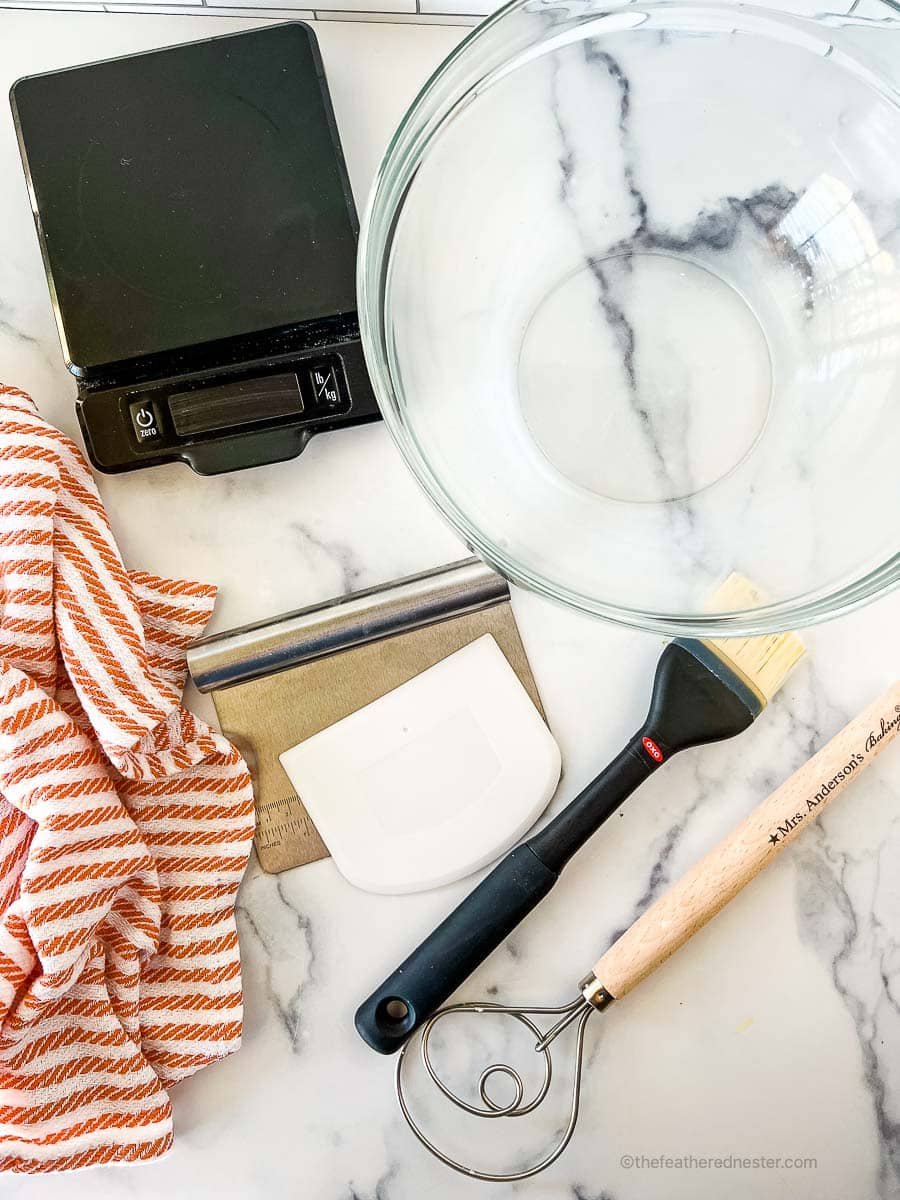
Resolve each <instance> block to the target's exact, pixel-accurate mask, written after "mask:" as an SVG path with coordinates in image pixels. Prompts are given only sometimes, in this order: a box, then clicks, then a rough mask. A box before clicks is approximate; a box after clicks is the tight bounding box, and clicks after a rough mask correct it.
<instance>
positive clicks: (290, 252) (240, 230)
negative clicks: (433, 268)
mask: <svg viewBox="0 0 900 1200" xmlns="http://www.w3.org/2000/svg"><path fill="white" fill-rule="evenodd" d="M11 97H12V106H13V115H14V118H15V122H16V128H17V131H18V136H19V145H20V148H21V152H22V158H23V162H24V164H25V171H26V175H27V178H28V185H29V191H30V196H31V203H32V208H33V210H34V217H35V223H36V225H37V230H38V236H39V239H40V243H41V250H42V253H43V256H44V265H45V268H46V271H47V278H48V281H49V284H50V291H51V296H52V300H53V306H54V310H55V313H56V319H57V324H58V327H59V334H60V338H61V341H62V345H63V350H64V353H65V357H66V363H67V366H68V368H69V370H70V371H71V372H72V374H73V375H74V376H75V377H76V378H77V380H78V400H77V409H78V418H79V421H80V423H81V428H82V430H83V433H84V437H85V441H86V443H87V449H88V452H89V454H90V457H91V460H92V462H93V463H94V464H95V466H96V467H98V468H99V469H100V470H101V471H127V470H132V469H134V468H137V467H149V466H154V465H156V464H157V463H163V462H171V461H174V460H179V459H180V460H183V461H184V462H187V463H189V464H190V465H191V466H192V467H193V468H194V470H195V471H198V472H200V473H202V474H214V473H217V472H220V471H231V470H236V469H238V468H242V467H250V466H256V465H258V464H261V463H267V462H276V461H279V460H282V459H287V458H292V457H294V456H295V455H297V454H299V453H300V451H301V450H302V449H303V448H304V446H305V445H306V443H307V442H308V440H309V439H310V437H311V436H312V435H313V434H314V433H318V432H320V431H321V430H324V429H335V428H338V427H341V426H345V425H356V424H359V423H360V422H364V421H371V420H374V419H376V418H377V416H378V415H379V414H378V408H377V405H376V402H375V397H374V395H373V393H372V389H371V385H370V383H369V379H368V375H367V373H366V367H365V363H364V360H363V353H362V347H361V345H360V342H359V324H358V321H357V315H356V292H355V271H356V237H357V232H358V222H357V217H356V211H355V208H354V204H353V198H352V195H351V192H350V184H349V180H348V177H347V171H346V167H345V165H344V158H343V154H342V151H341V146H340V142H339V139H338V134H337V129H336V126H335V122H334V115H333V112H332V108H331V101H330V98H329V95H328V88H327V85H326V82H325V76H324V71H323V67H322V60H321V57H320V55H319V51H318V46H317V44H316V41H315V37H314V35H313V32H312V30H311V29H310V28H309V27H308V26H307V25H304V24H302V23H301V22H291V23H289V24H284V25H277V26H269V27H267V28H264V29H257V30H252V31H250V32H248V33H240V34H233V35H229V36H226V37H218V38H212V39H210V40H207V41H203V42H195V43H192V44H190V45H185V46H175V47H172V48H170V49H165V50H159V51H154V52H151V53H148V54H138V55H134V56H131V57H128V58H119V59H113V60H110V61H107V62H100V63H94V64H91V65H89V66H83V67H76V68H73V69H71V70H65V71H55V72H52V73H50V74H46V75H35V76H31V77H28V78H24V79H20V80H19V81H18V82H17V83H16V84H15V85H14V87H13V89H12V93H11Z"/></svg>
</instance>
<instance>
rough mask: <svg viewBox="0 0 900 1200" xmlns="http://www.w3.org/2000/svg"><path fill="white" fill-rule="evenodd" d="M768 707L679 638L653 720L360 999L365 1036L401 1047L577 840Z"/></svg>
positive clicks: (660, 674)
mask: <svg viewBox="0 0 900 1200" xmlns="http://www.w3.org/2000/svg"><path fill="white" fill-rule="evenodd" d="M761 707H762V703H761V701H760V700H759V699H758V698H757V697H756V696H755V695H754V694H753V693H752V692H751V691H750V690H748V689H747V687H746V686H745V684H744V683H743V682H742V681H741V680H740V679H738V678H737V677H735V676H733V675H732V674H731V673H730V672H729V671H728V669H727V668H725V667H723V666H722V664H721V663H720V662H719V661H718V659H716V658H715V657H714V656H713V655H711V654H710V653H709V652H708V651H707V650H706V649H705V648H704V647H703V646H702V645H701V644H700V643H696V642H684V643H682V642H671V643H670V644H669V645H668V646H667V647H666V649H665V650H664V651H663V653H662V656H661V658H660V660H659V665H658V666H657V669H656V678H655V680H654V684H653V697H652V699H651V702H650V712H649V714H648V716H647V720H646V722H645V723H644V726H643V728H642V729H641V730H639V732H638V733H636V734H635V736H634V737H633V738H632V739H631V740H630V741H629V743H628V745H627V746H626V747H625V749H624V750H623V751H622V752H621V753H620V754H619V755H617V757H616V758H614V759H613V761H612V762H611V763H610V765H609V766H608V767H607V768H606V770H605V771H603V772H601V774H600V775H598V776H597V778H596V779H594V780H593V782H591V783H589V784H588V786H587V787H586V788H585V789H584V791H583V792H581V793H580V794H579V795H578V796H576V797H575V799H574V800H573V801H571V803H570V804H568V805H567V806H566V807H565V808H564V809H563V810H562V812H561V813H559V815H558V816H556V817H555V818H554V819H553V820H552V821H550V822H549V824H548V825H546V826H545V827H544V828H543V829H542V830H541V831H540V832H539V833H536V834H535V835H534V836H533V837H531V838H529V839H528V841H526V842H524V843H522V845H520V846H517V847H516V848H515V849H514V850H512V851H510V853H509V854H507V856H506V857H505V858H504V859H502V860H501V862H500V863H499V864H498V865H497V866H496V867H494V869H493V871H491V873H490V874H489V875H488V876H487V877H486V878H485V879H484V880H482V882H481V883H480V884H479V885H478V887H476V888H475V890H474V891H473V892H471V893H470V894H469V895H468V896H467V897H466V898H465V900H463V901H462V903H461V904H459V905H458V906H457V907H456V908H455V909H454V910H453V912H452V913H450V915H449V916H448V917H447V918H446V919H445V920H443V921H442V922H441V923H440V925H438V927H437V929H435V930H434V932H433V933H431V934H430V935H429V936H428V937H427V938H426V939H425V941H424V942H422V943H421V945H420V946H418V947H417V948H416V949H415V950H414V951H413V952H412V954H410V956H409V958H407V959H406V961H405V962H404V963H403V964H402V965H401V966H400V967H398V968H397V970H396V971H394V973H393V974H392V975H390V976H389V977H388V978H387V979H386V980H385V981H384V983H382V985H381V986H380V987H378V988H376V989H375V991H374V992H373V993H372V995H371V996H370V997H369V998H368V1000H366V1001H365V1003H363V1004H361V1005H360V1007H359V1009H358V1010H357V1013H356V1028H357V1030H358V1031H359V1033H360V1036H361V1037H362V1038H363V1039H364V1040H365V1041H366V1042H368V1044H369V1045H370V1046H371V1047H372V1048H373V1049H374V1050H378V1051H380V1052H381V1053H382V1054H390V1053H392V1052H393V1051H395V1050H399V1049H400V1047H401V1046H402V1045H403V1043H404V1042H405V1041H406V1039H407V1038H408V1037H409V1035H410V1034H411V1033H412V1032H413V1031H414V1030H415V1029H417V1028H418V1027H419V1026H420V1025H421V1024H423V1022H425V1021H427V1020H428V1018H429V1017H430V1016H432V1015H433V1014H434V1013H435V1012H436V1011H437V1010H438V1009H439V1008H440V1007H441V1005H442V1004H443V1003H444V1002H445V1001H446V1000H447V999H448V998H449V997H450V996H451V995H452V994H453V992H455V991H456V989H457V988H458V987H459V985H460V984H461V983H462V982H463V981H464V980H465V979H467V978H468V976H469V975H471V973H472V972H473V971H474V970H475V968H476V967H477V966H479V965H480V964H481V963H482V962H484V960H485V959H486V958H487V956H488V955H489V954H490V953H491V951H492V950H496V948H497V947H498V946H499V945H500V944H501V943H502V942H503V941H504V940H505V939H506V938H507V937H508V936H509V935H510V933H512V931H513V930H514V929H515V928H516V926H517V925H518V924H519V922H520V921H522V920H523V919H524V918H525V917H526V916H527V915H528V913H530V912H531V910H532V909H533V908H536V907H537V905H538V904H539V903H540V902H541V900H543V898H544V897H545V896H546V895H547V893H548V892H549V891H550V889H551V888H552V887H553V885H554V883H556V881H557V879H558V878H559V875H560V872H561V871H562V869H563V867H564V866H565V865H566V863H567V862H568V861H569V859H570V858H571V857H572V855H573V854H574V853H575V852H576V850H578V849H579V848H580V847H581V846H583V845H584V844H585V842H586V841H587V840H588V839H589V838H590V837H591V835H592V834H593V833H594V832H595V831H596V830H597V829H599V827H600V826H601V825H602V824H603V822H604V821H605V820H607V818H608V817H609V816H611V814H612V813H614V812H616V810H617V809H618V808H620V807H621V805H622V804H623V803H624V801H625V800H626V799H627V798H628V797H629V796H630V795H631V793H632V792H633V791H634V790H635V788H637V787H639V786H640V785H641V784H642V783H643V782H644V780H645V779H647V777H648V776H649V775H651V774H652V773H653V771H655V770H656V769H657V768H658V767H659V766H660V765H661V764H662V763H663V762H664V761H665V760H666V759H667V758H669V757H670V756H671V755H672V754H674V753H676V752H677V751H678V750H683V749H685V748H686V747H687V746H696V745H700V744H702V743H704V742H714V741H718V740H720V739H721V738H726V737H732V736H733V735H734V734H736V733H740V732H741V730H743V729H746V728H747V726H748V725H750V724H751V723H752V722H753V720H754V718H755V717H756V716H757V715H758V714H759V712H760V709H761Z"/></svg>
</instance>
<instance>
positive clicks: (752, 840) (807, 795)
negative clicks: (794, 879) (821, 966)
mask: <svg viewBox="0 0 900 1200" xmlns="http://www.w3.org/2000/svg"><path fill="white" fill-rule="evenodd" d="M898 733H900V680H898V681H897V682H896V683H894V684H893V685H892V686H891V687H889V688H888V690H887V691H886V692H884V693H883V694H882V695H881V696H879V698H878V699H877V700H876V701H875V702H874V703H873V704H870V705H869V707H868V708H866V709H865V710H864V711H863V712H861V713H860V714H859V716H858V717H855V718H854V719H853V720H852V721H851V722H850V723H849V724H848V725H846V726H845V727H844V728H843V729H842V730H841V732H840V733H838V734H837V735H836V736H835V737H833V738H832V739H831V741H830V742H828V744H827V745H826V746H824V747H823V748H822V749H821V750H820V751H819V752H818V754H816V755H815V756H814V757H813V758H811V759H809V761H808V762H806V763H804V765H803V766H802V767H800V769H799V770H798V771H796V772H795V773H794V774H793V775H792V776H791V777H790V779H788V780H786V781H785V782H784V783H783V784H782V785H781V787H779V788H778V789H777V790H776V791H774V792H773V793H772V794H771V795H770V796H769V797H768V799H767V800H764V801H763V803H762V804H760V805H759V807H758V808H756V809H754V811H753V812H752V813H751V814H750V815H749V816H748V817H747V818H746V820H744V821H743V822H742V823H741V824H740V825H738V826H737V828H736V829H734V830H732V832H731V833H730V834H728V836H727V837H725V838H724V839H723V840H722V841H721V842H719V844H718V845H717V846H715V847H714V848H713V849H712V850H710V852H709V853H708V854H707V855H706V856H705V857H704V858H702V859H701V860H700V862H698V863H697V864H696V866H694V867H692V868H691V870H690V871H688V872H687V874H685V875H684V876H682V878H681V879H680V880H679V881H678V882H677V883H676V884H674V886H672V887H671V888H669V890H668V891H667V892H665V894H664V895H662V896H661V897H660V898H659V899H658V900H657V901H656V902H655V903H654V904H652V905H651V906H650V908H648V909H647V911H646V912H645V913H643V915H642V916H641V917H640V918H639V919H638V920H637V921H635V923H634V924H633V925H632V926H631V927H630V929H628V930H626V932H625V933H623V934H622V936H621V937H620V938H619V939H618V941H616V942H614V943H613V945H612V946H610V948H609V949H608V950H607V951H606V953H605V954H604V955H603V956H602V958H600V959H598V961H597V963H596V964H595V965H594V968H593V978H592V977H591V976H589V977H588V979H587V981H585V984H584V992H585V995H586V996H587V998H588V999H590V1000H592V1001H593V1002H594V1003H598V1004H600V1005H602V1003H604V1002H605V1003H608V1002H609V1000H610V999H618V998H619V997H621V996H624V995H625V993H626V992H629V991H631V989H632V988H633V987H635V986H636V985H637V984H639V983H640V982H641V980H642V979H646V977H647V976H648V975H649V974H650V973H651V972H652V971H654V970H655V969H656V968H657V967H658V966H660V964H661V963H664V962H665V961H666V959H667V958H668V957H669V956H670V955H671V954H674V952H675V951H676V950H677V949H678V948H679V947H680V946H683V945H684V943H685V942H686V941H688V939H689V938H691V937H693V935H694V934H695V933H696V932H697V930H698V929H701V928H702V927H703V926H704V925H705V924H706V922H707V921H709V920H711V919H712V918H713V917H714V916H715V915H716V913H717V912H719V911H720V910H721V909H723V908H724V907H725V905H726V904H727V903H728V902H729V900H732V899H733V898H734V897H735V896H736V895H737V894H738V892H739V891H740V890H741V889H742V888H743V887H745V886H746V885H747V884H748V883H749V882H750V880H751V879H753V878H754V877H755V876H756V875H758V874H759V872H760V871H761V870H762V869H763V868H764V867H766V866H768V864H769V863H770V862H772V860H773V859H774V858H775V856H776V855H778V854H780V853H781V851H782V850H784V848H785V847H786V846H787V845H789V844H790V843H791V842H792V841H793V840H794V838H795V837H797V835H798V834H799V833H800V832H801V831H802V830H803V829H805V828H806V826H807V825H808V824H809V822H810V821H812V820H814V819H815V818H816V817H817V816H818V815H819V813H821V812H822V810H823V809H824V808H825V806H826V804H830V802H831V801H832V800H833V799H834V797H835V796H836V795H837V794H838V793H839V792H840V791H842V790H843V788H844V787H846V785H847V784H848V783H850V781H851V780H853V779H855V778H856V776H857V775H859V774H860V772H861V771H863V770H865V768H866V767H867V766H868V765H869V763H870V762H871V761H872V759H874V758H875V757H876V755H878V754H879V753H880V752H881V751H882V750H884V749H885V747H886V746H887V745H888V743H889V742H890V741H891V740H892V739H893V738H894V737H896V736H897V734H898Z"/></svg>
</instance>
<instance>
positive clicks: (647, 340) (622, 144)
mask: <svg viewBox="0 0 900 1200" xmlns="http://www.w3.org/2000/svg"><path fill="white" fill-rule="evenodd" d="M827 2H828V0H812V3H810V0H789V2H788V3H786V4H784V5H782V6H780V7H778V8H774V7H769V8H767V7H764V6H761V5H756V4H752V3H749V4H748V3H711V4H710V3H707V4H703V3H698V4H692V3H681V2H679V0H670V2H665V0H664V2H662V3H640V2H639V0H634V2H631V3H598V2H594V0H518V2H516V3H513V4H510V5H508V6H507V7H506V8H504V9H502V10H501V11H500V12H499V13H498V14H497V15H496V16H494V17H492V18H490V19H489V20H488V21H486V22H485V23H484V24H483V25H481V26H480V27H478V28H477V29H476V30H475V31H474V32H473V33H472V34H471V35H470V36H469V37H468V38H467V39H466V40H465V42H463V43H462V45H461V46H460V47H459V49H458V50H457V51H456V52H455V53H453V54H451V56H450V57H449V58H448V59H447V60H446V62H445V63H444V64H443V65H442V66H441V67H440V69H439V70H438V71H437V72H436V74H435V75H434V76H433V77H432V79H431V80H430V81H429V83H428V84H427V85H426V86H425V88H424V89H423V91H422V92H421V94H420V95H419V97H418V99H417V100H416V101H415V103H414V104H413V106H412V108H411V109H410V110H409V112H408V114H407V115H406V117H405V119H404V121H403V123H402V124H401V126H400V128H399V130H398V132H397V134H396V136H395V137H394V140H393V142H392V143H391V145H390V147H389V149H388V152H387V155H386V157H385V159H384V162H383V163H382V166H381V169H380V172H379V174H378V177H377V180H376V184H375V188H374V191H373V194H372V197H371V199H370V203H369V208H368V212H367V215H366V218H365V221H364V223H363V233H362V240H361V246H360V268H359V301H360V313H361V321H362V327H363V340H364V344H365V349H366V355H367V359H368V363H369V368H370V372H371V376H372V380H373V383H374V386H375V390H376V393H377V394H378V397H379V401H380V404H381V408H382V412H383V414H384V417H385V420H386V422H387V424H388V427H389V429H390V431H391V433H392V434H393V436H394V438H395V439H396V442H397V444H398V446H399V448H400V450H401V452H402V453H403V455H404V457H405V459H406V461H407V463H408V464H409V466H410V467H411V468H412V470H413V472H414V473H415V475H416V477H417V478H418V479H419V480H420V482H421V483H422V484H423V485H424V487H425V489H426V491H427V492H428V493H429V495H430V496H431V497H432V498H433V500H434V501H435V502H436V504H437V505H438V507H439V508H440V510H441V511H442V512H443V513H444V515H445V516H446V517H447V518H448V520H449V521H450V522H451V523H452V524H453V525H454V526H455V528H456V529H457V530H458V531H459V533H460V534H461V535H462V536H463V538H464V539H465V541H466V542H467V543H468V544H469V545H470V546H471V547H472V548H473V549H474V550H476V551H477V552H478V553H479V554H481V555H482V556H483V557H484V558H485V559H486V560H487V561H488V562H490V563H491V564H492V565H493V566H495V567H496V568H497V569H498V570H499V571H501V572H502V573H503V574H505V575H506V576H508V577H509V578H511V579H513V580H514V581H516V582H518V583H521V584H523V585H525V586H527V587H529V588H531V589H533V590H535V591H538V592H541V593H543V594H545V595H548V596H552V597H554V598H556V599H559V600H562V601H565V602H566V603H568V604H571V605H574V606H575V607H577V608H580V609H584V610H586V611H588V612H592V613H597V614H600V615H602V616H605V617H609V618H611V619H613V620H617V621H620V622H623V623H625V624H628V625H633V626H639V627H643V628H647V629H652V630H657V631H660V632H665V633H686V632H690V633H694V634H698V635H703V634H712V633H716V634H728V633H735V634H736V633H759V632H762V631H774V630H781V629H786V628H789V627H798V626H802V625H805V624H808V623H811V622H813V621H817V620H820V619H822V618H824V617H826V616H830V615H834V614H837V613H840V612H845V611H847V610H849V609H851V608H853V607H855V606H857V605H859V604H861V603H863V602H864V601H866V600H868V599H870V598H871V597H873V596H875V595H876V594H879V593H881V592H884V591H885V590H886V589H888V588H889V587H891V586H892V585H894V584H896V583H897V582H898V581H900V552H898V551H900V6H898V5H895V4H893V3H891V4H888V3H885V2H884V0H855V2H851V0H846V3H847V11H846V12H844V13H841V12H837V11H835V12H827V13H823V12H822V11H821V7H820V5H821V4H822V3H827ZM732 570H737V571H740V572H741V573H743V574H744V575H746V576H748V577H750V578H751V579H752V580H753V581H754V582H755V583H756V584H758V585H760V586H761V587H762V588H763V589H764V591H765V592H766V593H767V596H766V599H765V600H764V601H763V600H761V601H760V602H759V604H758V605H756V606H753V605H750V606H748V607H747V608H745V609H743V610H741V611H739V612H734V611H732V612H726V613H715V614H710V613H709V612H708V611H707V609H706V602H707V598H708V596H709V595H710V593H711V592H712V591H713V590H714V589H715V587H716V585H717V584H718V583H719V582H720V581H721V580H722V579H723V578H724V577H725V576H726V575H727V574H728V573H729V572H730V571H732Z"/></svg>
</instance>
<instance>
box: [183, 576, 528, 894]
mask: <svg viewBox="0 0 900 1200" xmlns="http://www.w3.org/2000/svg"><path fill="white" fill-rule="evenodd" d="M488 633H489V634H492V635H493V636H494V638H495V639H496V641H497V644H498V645H499V646H500V648H501V650H502V651H503V653H504V654H505V655H506V658H507V659H508V661H509V663H510V666H512V668H513V670H514V671H515V672H516V674H517V675H518V677H519V679H520V680H521V681H522V684H523V686H524V687H525V689H526V691H527V692H528V694H529V696H530V697H531V699H532V700H533V702H534V704H535V705H536V707H537V709H538V711H539V712H540V713H541V715H543V707H542V705H541V701H540V696H539V695H538V691H537V686H536V684H535V681H534V677H533V675H532V673H531V668H530V667H529V665H528V659H527V657H526V655H525V648H524V646H523V645H522V640H521V637H520V636H519V631H518V628H517V627H516V622H515V618H514V616H513V612H512V608H511V606H510V603H509V585H508V584H507V582H506V581H505V580H504V579H502V578H501V577H500V576H499V575H497V574H496V573H495V572H494V571H492V570H491V569H490V568H489V567H487V566H485V564H484V563H482V562H481V561H480V560H478V559H474V558H473V559H466V560H464V561H462V562H458V563H453V564H451V565H449V566H444V567H440V568H437V569H436V570H432V571H426V572H424V573H422V574H420V575H413V576H410V577H408V578H405V579H400V580H396V581H394V582H392V583H388V584H386V585H384V586H382V587H376V588H370V589H368V590H366V591H361V592H353V593H350V594H349V595H347V596H343V597H341V598H339V599H335V600H330V601H326V602H325V603H323V604H318V605H314V606H313V607H311V608H305V609H301V610H300V611H298V612H294V613H288V614H286V615H284V616H279V617H274V618H272V619H270V620H267V621H264V622H261V623H258V624H254V625H248V626H244V627H243V628H240V629H233V630H229V631H227V632H225V633H221V634H217V635H214V636H212V637H209V638H205V639H204V640H203V641H200V642H197V643H196V644H195V645H194V646H192V647H191V648H190V650H189V651H188V666H189V668H190V672H191V676H192V678H193V680H194V683H195V684H196V686H197V687H198V689H199V690H200V691H201V692H208V693H211V694H212V699H213V703H214V704H215V706H216V712H217V714H218V717H219V722H220V724H221V726H222V731H223V733H225V735H226V736H227V737H229V738H230V739H231V740H232V741H233V742H234V743H235V745H237V746H238V747H239V749H240V750H241V752H242V754H243V755H244V757H245V758H246V760H247V764H248V766H249V767H250V771H251V774H252V775H253V786H254V793H255V796H256V852H257V855H258V857H259V861H260V864H261V866H262V867H263V870H265V871H269V872H278V871H285V870H287V869H288V868H290V867H296V866H301V865H303V864H304V863H309V862H315V861H316V860H317V859H320V858H326V857H328V850H327V849H326V847H325V844H324V843H323V841H322V839H321V838H320V836H319V834H318V832H317V830H316V828H315V825H314V824H313V822H312V821H311V820H310V818H309V815H308V813H307V811H306V809H305V807H304V805H303V801H302V799H301V798H300V797H299V796H298V795H297V793H296V792H295V791H294V789H293V788H292V787H291V784H290V781H289V780H288V777H287V775H286V774H285V772H284V769H283V767H282V766H281V763H280V762H279V760H278V756H279V754H281V753H282V752H283V751H285V750H287V749H288V748H289V747H290V746H295V745H296V744H297V743H298V742H301V741H304V740H305V739H306V738H309V737H312V735H313V734H316V733H319V732H320V731H321V730H323V729H325V728H326V727H328V726H329V725H333V724H334V723H335V722H336V721H340V720H342V719H343V718H344V717H347V716H349V715H350V713H352V712H355V711H356V710H357V709H360V708H362V707H363V706H364V705H366V704H370V703H371V702H372V701H373V700H377V699H379V698H380V697H381V696H383V695H385V694H386V693H387V692H390V691H392V690H393V689H394V688H396V687H399V686H400V685H401V684H403V683H406V682H407V681H408V680H410V679H412V678H413V677H414V676H416V675H418V674H420V673H421V672H422V671H424V670H426V669H427V668H428V667H431V666H434V664H435V663H437V662H439V661H441V660H442V659H444V658H446V657H447V656H448V655H450V654H453V653H454V652H455V651H457V650H459V649H461V648H462V647H463V646H466V645H468V644H469V643H470V642H473V641H475V639H476V638H479V637H482V636H483V635H484V634H488Z"/></svg>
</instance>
